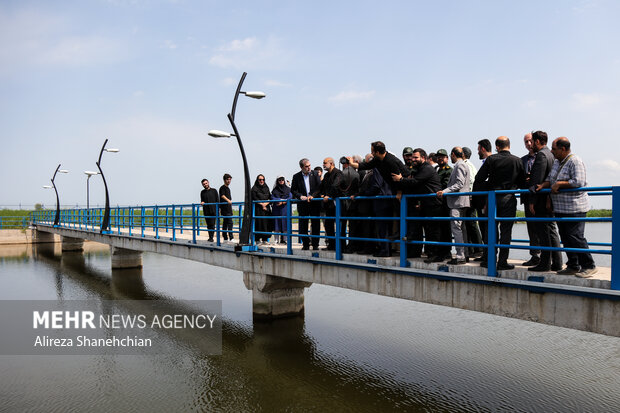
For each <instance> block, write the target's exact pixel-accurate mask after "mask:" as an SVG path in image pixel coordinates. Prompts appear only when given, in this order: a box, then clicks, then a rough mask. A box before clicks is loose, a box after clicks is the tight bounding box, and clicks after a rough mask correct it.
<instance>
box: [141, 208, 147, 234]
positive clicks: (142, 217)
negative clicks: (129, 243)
mask: <svg viewBox="0 0 620 413" xmlns="http://www.w3.org/2000/svg"><path fill="white" fill-rule="evenodd" d="M145 212H146V211H145V210H144V207H140V237H142V238H144V224H145V219H146V218H145Z"/></svg>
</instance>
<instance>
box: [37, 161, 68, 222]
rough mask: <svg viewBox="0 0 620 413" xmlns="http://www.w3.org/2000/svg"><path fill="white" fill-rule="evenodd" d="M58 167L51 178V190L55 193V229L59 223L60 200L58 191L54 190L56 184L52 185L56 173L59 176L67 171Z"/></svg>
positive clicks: (46, 186)
mask: <svg viewBox="0 0 620 413" xmlns="http://www.w3.org/2000/svg"><path fill="white" fill-rule="evenodd" d="M60 165H61V164H58V167H57V168H56V171H54V175H53V176H52V188H54V192H56V215H55V216H54V226H55V227H57V226H58V224H59V222H60V198H59V197H58V189H56V184H55V183H54V180H55V179H56V174H57V173H58V172H60V173H61V174H68V173H69V171H67V170H66V169H60ZM48 187H49V186H48V185H45V186H44V187H43V188H46V189H47V188H48Z"/></svg>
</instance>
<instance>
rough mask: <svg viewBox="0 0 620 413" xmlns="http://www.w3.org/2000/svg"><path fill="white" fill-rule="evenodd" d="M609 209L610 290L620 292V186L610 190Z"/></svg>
mask: <svg viewBox="0 0 620 413" xmlns="http://www.w3.org/2000/svg"><path fill="white" fill-rule="evenodd" d="M611 208H612V212H611V245H612V247H611V289H612V290H620V213H617V211H616V210H617V209H618V208H620V186H614V187H612V188H611ZM613 245H615V246H616V247H615V248H614V247H613Z"/></svg>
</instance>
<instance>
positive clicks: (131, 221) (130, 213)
mask: <svg viewBox="0 0 620 413" xmlns="http://www.w3.org/2000/svg"><path fill="white" fill-rule="evenodd" d="M132 229H133V207H129V236H130V237H131V230H132Z"/></svg>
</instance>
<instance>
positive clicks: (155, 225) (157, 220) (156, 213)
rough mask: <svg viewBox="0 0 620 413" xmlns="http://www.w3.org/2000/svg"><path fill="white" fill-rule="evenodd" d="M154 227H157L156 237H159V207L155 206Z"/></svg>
mask: <svg viewBox="0 0 620 413" xmlns="http://www.w3.org/2000/svg"><path fill="white" fill-rule="evenodd" d="M153 227H154V229H155V239H159V207H158V206H157V205H155V207H154V208H153Z"/></svg>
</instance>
